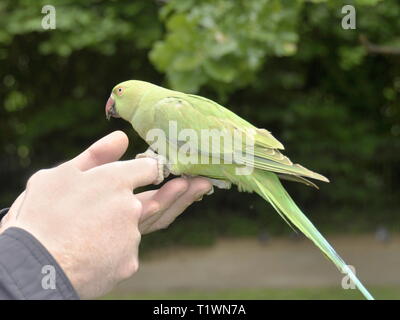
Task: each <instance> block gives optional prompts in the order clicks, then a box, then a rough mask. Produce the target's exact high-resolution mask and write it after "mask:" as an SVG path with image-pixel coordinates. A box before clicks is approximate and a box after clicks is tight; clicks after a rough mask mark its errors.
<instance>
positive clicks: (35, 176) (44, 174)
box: [26, 169, 50, 187]
mask: <svg viewBox="0 0 400 320" xmlns="http://www.w3.org/2000/svg"><path fill="white" fill-rule="evenodd" d="M49 171H50V169H41V170H39V171H37V172H35V173H34V174H33V175H32V176H31V177H30V178H29V179H28V182H27V184H26V185H27V186H28V187H29V186H30V185H32V184H33V183H36V182H38V181H41V180H42V179H44V178H46V177H47V175H48V173H49Z"/></svg>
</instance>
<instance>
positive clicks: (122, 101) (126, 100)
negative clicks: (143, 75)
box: [106, 80, 151, 121]
mask: <svg viewBox="0 0 400 320" xmlns="http://www.w3.org/2000/svg"><path fill="white" fill-rule="evenodd" d="M149 85H151V84H150V83H148V82H144V81H139V80H129V81H125V82H121V83H120V84H117V85H116V86H115V87H114V88H113V89H112V91H111V95H110V98H108V101H107V104H106V117H107V119H108V120H109V119H110V118H111V117H114V118H122V119H124V120H127V121H130V120H131V119H132V116H133V114H134V112H135V110H136V107H137V105H138V103H139V101H140V99H141V97H142V96H143V94H144V93H145V92H146V91H147V89H148V88H149Z"/></svg>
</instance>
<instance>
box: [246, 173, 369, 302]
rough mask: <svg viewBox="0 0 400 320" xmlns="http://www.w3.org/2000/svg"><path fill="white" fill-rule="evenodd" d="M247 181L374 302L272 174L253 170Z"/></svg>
mask: <svg viewBox="0 0 400 320" xmlns="http://www.w3.org/2000/svg"><path fill="white" fill-rule="evenodd" d="M249 179H250V180H251V182H250V183H252V184H253V188H254V189H253V190H254V191H255V192H257V193H258V194H259V195H260V196H261V197H263V198H264V199H265V200H266V201H268V202H270V203H271V204H272V206H273V207H274V208H275V209H276V211H278V213H279V214H280V215H281V217H282V218H283V219H284V220H285V221H286V222H287V223H289V224H292V225H294V226H296V227H297V228H298V229H299V230H300V231H302V232H303V233H304V234H305V235H306V236H307V237H308V238H309V239H310V240H311V241H312V242H314V244H315V245H316V246H317V247H318V248H320V249H321V251H322V252H323V253H324V254H325V255H326V256H327V257H328V258H329V259H330V260H331V261H332V262H333V263H334V264H335V265H336V267H337V268H338V269H339V270H340V271H341V272H343V273H346V274H347V275H348V276H349V278H350V279H351V280H352V281H353V283H354V284H355V285H356V286H357V288H358V289H359V290H360V291H361V293H362V294H363V295H364V296H365V298H366V299H368V300H374V298H373V297H372V295H371V294H370V293H369V292H368V290H367V289H366V288H365V287H364V286H363V284H362V283H361V282H360V280H358V278H357V277H356V275H355V274H354V273H353V272H352V270H351V269H350V268H349V267H348V266H347V265H346V263H345V262H344V261H343V259H342V258H341V257H340V256H339V255H338V254H337V253H336V251H335V250H334V249H333V248H332V246H331V245H330V244H329V243H328V241H327V240H326V239H325V238H324V237H323V236H322V235H321V233H320V232H319V231H318V230H317V228H316V227H314V225H313V224H312V223H311V221H310V220H308V218H307V217H306V216H305V215H304V214H303V212H301V210H300V209H299V208H298V207H297V205H296V204H295V203H294V201H293V200H292V198H291V197H290V196H289V194H288V193H287V192H286V190H285V189H284V188H283V186H282V184H281V182H280V181H279V179H278V177H277V176H276V175H275V174H274V173H271V172H266V171H260V170H255V171H254V172H253V174H252V175H251V176H249Z"/></svg>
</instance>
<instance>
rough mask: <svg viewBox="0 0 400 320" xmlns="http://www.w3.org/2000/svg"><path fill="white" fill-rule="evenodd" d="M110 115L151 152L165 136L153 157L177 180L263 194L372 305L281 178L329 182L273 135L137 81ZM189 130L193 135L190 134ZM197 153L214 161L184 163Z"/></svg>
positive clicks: (114, 102) (116, 97)
mask: <svg viewBox="0 0 400 320" xmlns="http://www.w3.org/2000/svg"><path fill="white" fill-rule="evenodd" d="M106 115H107V118H108V119H109V118H110V117H121V118H123V119H124V120H126V121H129V122H130V123H131V124H132V126H133V128H134V129H135V130H136V132H137V133H138V134H139V135H140V136H141V137H142V138H143V139H144V140H145V141H146V142H147V143H148V144H149V145H150V146H152V144H154V135H153V134H149V133H150V132H152V130H154V129H155V128H157V129H158V130H161V131H162V132H163V133H164V136H163V135H161V136H159V137H158V139H159V140H161V141H158V143H160V142H162V143H164V145H165V146H166V148H158V150H153V151H157V152H158V154H159V155H160V156H163V158H164V159H166V162H167V163H168V168H169V170H170V172H172V173H173V174H175V175H199V176H204V177H208V178H210V179H211V181H212V182H213V183H214V184H215V185H217V186H219V187H223V188H224V187H225V188H228V187H229V185H230V184H231V183H232V184H235V185H237V186H238V189H239V191H247V192H256V193H257V194H259V195H260V196H261V197H262V198H263V199H265V200H266V201H268V202H269V203H270V204H271V205H272V206H273V207H274V209H275V210H276V211H277V212H278V213H279V215H280V216H281V217H282V218H283V219H284V220H285V221H286V222H287V223H288V224H289V225H291V226H295V227H296V228H297V229H299V230H300V231H301V232H303V233H304V234H305V235H306V236H307V237H308V238H309V239H310V240H311V241H312V242H314V244H315V245H316V246H317V247H318V248H319V249H320V250H321V251H322V252H323V253H324V254H325V255H326V256H327V257H328V258H329V259H330V260H331V261H332V262H333V263H334V264H335V265H336V267H337V268H338V269H339V270H340V271H341V272H343V273H346V274H347V275H348V277H349V279H351V280H352V281H353V283H354V284H355V285H356V286H357V287H358V289H359V290H360V291H361V292H362V293H363V295H364V296H365V297H366V298H367V299H373V297H372V296H371V294H370V293H369V292H368V291H367V289H366V288H365V287H364V286H363V285H362V283H361V282H360V281H359V280H358V278H357V277H356V275H355V274H354V273H353V272H352V271H351V269H350V268H349V267H348V266H347V265H346V263H345V262H344V261H343V260H342V258H341V257H340V256H339V255H338V254H337V253H336V251H335V250H334V249H333V248H332V246H331V245H330V244H329V243H328V242H327V240H326V239H325V238H324V237H323V236H322V235H321V233H320V232H319V231H318V230H317V228H316V227H315V226H314V225H313V224H312V223H311V221H310V220H309V219H308V218H307V217H306V216H305V215H304V214H303V213H302V211H301V210H300V209H299V208H298V206H297V205H296V204H295V203H294V201H293V200H292V199H291V197H290V196H289V194H288V193H287V192H286V190H285V189H284V188H283V186H282V184H281V182H280V178H282V179H287V180H293V181H298V182H302V183H305V184H307V185H311V186H315V184H314V183H313V182H311V181H310V180H308V179H307V178H312V179H316V180H321V181H325V182H329V181H328V179H327V178H325V177H324V176H322V175H320V174H318V173H315V172H312V171H310V170H308V169H306V168H304V167H303V166H300V165H299V164H293V163H292V162H291V161H290V160H289V158H287V157H286V156H284V155H283V154H282V153H281V152H280V150H283V149H284V147H283V145H282V144H281V143H280V142H279V141H278V140H277V139H276V138H274V137H273V136H272V134H271V133H270V132H269V131H267V130H265V129H259V128H256V127H255V126H253V125H252V124H251V123H249V122H247V121H246V120H244V119H242V118H241V117H239V116H238V115H236V114H235V113H233V112H231V111H229V110H228V109H226V108H224V107H223V106H221V105H219V104H218V103H216V102H214V101H212V100H209V99H207V98H204V97H200V96H196V95H192V94H185V93H182V92H178V91H173V90H168V89H165V88H162V87H159V86H157V85H154V84H151V83H148V82H144V81H138V80H130V81H125V82H122V83H120V84H118V85H117V86H115V87H114V88H113V90H112V92H111V96H110V98H109V99H108V101H107V104H106ZM171 125H174V126H176V128H175V129H176V130H175V131H174V130H171ZM187 129H190V130H191V131H190V132H188V131H187ZM185 130H186V131H185ZM204 130H211V131H212V130H219V131H220V132H221V131H223V132H225V133H230V134H231V135H232V136H235V134H236V132H239V133H240V134H242V135H243V136H244V138H243V139H239V138H238V136H235V138H234V139H233V143H230V144H227V145H225V144H224V145H222V146H221V145H219V146H218V145H217V147H215V146H211V147H209V144H203V143H200V142H196V141H195V139H193V137H192V135H193V132H194V133H195V134H197V135H198V137H200V136H201V135H202V131H204ZM182 132H183V134H182ZM234 132H235V134H234ZM247 138H248V140H249V141H252V144H251V146H252V148H248V145H247V144H245V143H244V140H246V139H247ZM238 141H239V142H238ZM204 145H207V146H208V148H205V147H204ZM210 148H211V150H210ZM241 148H245V149H246V150H245V152H247V154H249V153H250V155H251V159H249V158H248V157H246V156H243V153H244V152H243V150H239V149H241ZM193 151H196V152H197V154H198V158H197V159H200V158H201V159H203V160H204V159H205V158H206V159H207V158H208V159H209V160H210V161H208V162H207V161H206V162H204V161H197V162H195V163H194V161H191V162H190V161H182V160H181V159H185V157H184V156H186V154H187V153H188V152H193ZM154 154H155V153H154ZM180 156H183V157H180ZM229 157H230V159H233V160H232V161H231V162H227V161H224V160H226V159H227V158H229ZM215 159H217V160H221V161H219V162H218V161H215ZM244 167H250V168H251V169H252V170H251V171H250V173H249V174H242V173H238V169H239V170H240V168H242V169H243V168H244ZM160 174H161V175H162V173H160ZM162 178H163V177H161V179H160V181H162ZM218 182H221V183H218Z"/></svg>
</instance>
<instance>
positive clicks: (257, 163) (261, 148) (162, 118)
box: [154, 95, 328, 186]
mask: <svg viewBox="0 0 400 320" xmlns="http://www.w3.org/2000/svg"><path fill="white" fill-rule="evenodd" d="M155 109H156V111H155V119H154V120H155V123H157V124H158V126H160V128H161V129H163V131H164V132H165V133H166V134H167V135H168V132H169V130H168V129H169V128H168V126H169V121H176V124H177V129H178V131H181V130H183V129H187V128H190V129H193V130H195V131H196V132H197V134H198V136H199V137H200V136H201V130H203V129H208V130H212V129H217V130H226V131H227V132H228V133H230V134H231V136H235V135H234V131H235V130H237V131H240V132H241V133H242V134H243V135H244V136H248V140H249V141H251V140H252V141H254V150H251V151H250V152H253V153H254V154H253V155H252V156H253V157H252V159H251V160H249V158H248V157H243V158H241V157H240V153H241V152H242V151H243V149H242V148H239V149H241V150H239V149H238V146H239V147H240V146H241V147H243V144H244V143H245V141H246V139H245V138H244V139H242V142H243V144H242V145H240V144H235V143H233V144H232V145H231V146H225V145H224V148H223V150H216V148H215V146H213V145H211V147H212V150H204V149H201V144H200V145H193V146H192V148H197V150H198V152H199V154H203V155H204V154H208V155H210V156H213V157H216V156H219V157H220V158H221V161H222V159H226V154H227V153H230V154H232V157H233V154H235V157H233V158H235V159H239V160H240V164H246V165H250V166H254V167H255V168H257V169H262V170H267V171H272V172H275V173H277V174H282V178H284V179H290V180H295V181H298V182H303V183H305V184H307V185H313V186H315V185H314V184H313V183H312V182H310V181H308V180H307V179H305V178H304V177H307V178H313V179H317V180H321V181H328V180H327V179H326V178H325V177H324V176H322V175H320V174H318V173H315V172H313V171H310V170H308V169H306V168H304V167H302V166H300V165H298V164H293V163H292V162H291V161H290V160H289V158H287V157H285V156H284V155H283V154H282V153H281V152H280V151H279V150H278V148H283V146H282V144H281V143H280V142H279V141H278V140H277V139H275V138H274V137H273V136H272V134H271V133H269V132H268V131H267V130H265V129H258V128H256V127H254V126H253V125H252V124H250V123H249V122H247V121H246V120H244V119H242V118H240V117H239V116H237V115H236V114H234V113H233V112H231V111H229V110H228V109H226V108H224V107H222V106H220V105H218V104H217V103H215V102H213V101H211V100H208V99H206V98H202V97H198V96H194V95H178V96H172V97H167V98H164V99H161V100H160V101H158V102H157V103H156V106H155ZM193 120H195V121H193ZM249 135H251V136H249ZM167 138H168V137H167ZM171 142H173V139H171ZM181 143H182V144H183V143H190V141H181ZM247 152H249V151H248V150H247Z"/></svg>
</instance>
